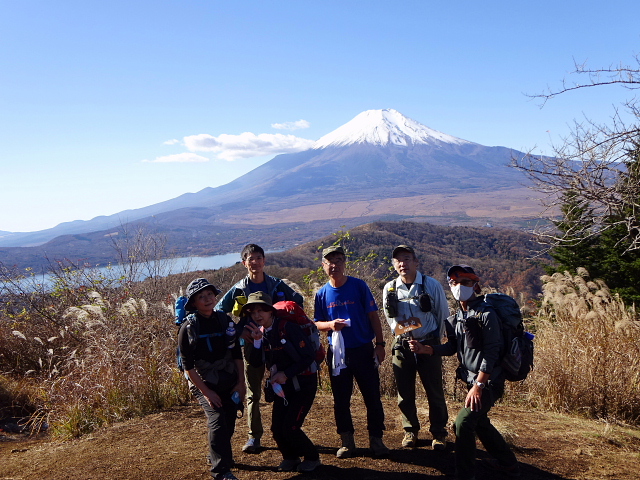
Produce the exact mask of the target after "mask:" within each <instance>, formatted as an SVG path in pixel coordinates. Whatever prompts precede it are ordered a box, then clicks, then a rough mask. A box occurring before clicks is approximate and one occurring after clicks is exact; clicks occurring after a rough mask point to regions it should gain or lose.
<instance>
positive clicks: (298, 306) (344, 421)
mask: <svg viewBox="0 0 640 480" xmlns="http://www.w3.org/2000/svg"><path fill="white" fill-rule="evenodd" d="M241 257H242V263H243V265H244V266H245V268H246V269H247V276H246V277H245V278H243V279H242V280H240V281H239V282H238V283H236V284H235V285H234V286H232V287H231V288H230V289H229V291H228V292H226V294H225V295H224V296H223V297H222V298H221V299H220V301H219V302H217V303H216V297H217V296H218V295H219V294H220V293H221V292H220V291H219V290H218V288H217V287H215V286H214V285H212V284H211V283H209V282H208V281H207V280H206V279H204V278H198V279H195V280H193V281H192V282H191V283H190V284H189V286H188V287H187V291H186V295H185V296H184V297H181V298H180V299H179V301H178V302H177V303H176V323H177V324H179V325H181V327H180V332H179V335H178V345H179V347H178V348H179V353H178V361H179V365H180V366H181V368H182V369H183V370H184V373H185V376H186V378H187V379H188V381H189V385H190V389H191V392H192V393H193V394H194V396H195V398H196V399H197V400H198V402H199V403H200V405H201V406H202V408H203V410H204V412H205V414H206V417H207V427H208V431H209V435H208V441H209V457H210V461H211V473H212V475H213V477H214V478H215V479H228V480H233V479H236V476H235V475H234V474H233V473H232V472H231V469H232V467H233V465H234V462H233V454H232V448H231V437H232V435H233V433H234V428H235V422H236V418H237V414H238V411H239V410H240V411H242V410H243V407H244V402H245V400H246V406H247V421H248V426H249V438H248V440H247V442H246V444H245V445H244V446H243V447H242V450H243V451H244V452H247V453H256V454H257V453H260V452H261V451H262V447H261V438H262V435H263V433H264V428H263V423H262V416H261V414H260V399H261V397H262V395H263V394H264V400H265V401H267V402H273V408H272V418H271V433H272V435H273V439H274V441H275V442H276V445H277V447H278V450H279V451H280V453H281V455H282V461H281V462H280V464H279V465H278V466H277V470H278V471H298V472H312V471H314V470H315V469H316V468H318V467H319V466H320V465H321V460H320V456H319V454H318V449H317V448H316V446H315V445H314V443H313V441H312V440H311V439H310V438H309V437H308V436H307V435H306V434H305V433H304V431H303V430H302V426H303V423H304V420H305V418H306V416H307V414H308V413H309V410H310V409H311V408H312V405H313V401H314V399H315V396H316V390H317V385H318V374H317V371H318V368H319V367H320V363H321V362H322V361H323V359H324V349H323V347H322V344H321V342H320V338H319V332H327V336H328V343H329V350H328V352H327V355H326V363H327V365H328V369H329V379H330V385H331V391H332V395H333V401H334V417H335V424H336V433H337V434H338V435H339V437H340V447H339V448H338V450H337V453H336V456H337V457H338V458H349V457H351V456H353V455H354V452H355V449H356V444H355V439H354V425H353V421H352V416H351V397H352V394H353V387H354V381H355V383H357V385H358V388H359V390H360V392H361V394H362V398H363V400H364V403H365V406H366V410H367V416H366V418H367V430H368V435H369V447H370V449H371V452H372V453H373V455H374V456H386V455H388V454H389V453H390V450H389V448H388V447H387V446H386V445H385V444H384V442H383V433H384V430H385V424H384V410H383V406H382V401H381V395H380V377H379V372H378V366H379V364H380V363H382V362H383V361H384V360H385V357H386V344H385V341H384V338H383V328H382V323H381V321H380V316H379V314H378V307H377V305H376V301H375V299H374V297H373V294H372V293H371V290H370V289H369V287H368V286H367V284H366V283H365V282H364V281H363V280H361V279H358V278H355V277H352V276H348V275H346V273H345V272H346V260H347V259H346V255H345V251H344V249H343V248H342V247H340V246H331V247H328V248H325V249H324V250H323V251H322V267H323V269H324V272H325V273H326V275H327V276H328V278H329V281H328V282H327V283H326V284H325V285H323V286H322V287H321V288H320V289H319V290H318V292H317V293H316V295H315V300H314V314H313V319H309V318H308V317H307V316H306V315H305V313H304V310H303V307H304V305H303V297H302V295H301V294H300V293H298V292H296V291H295V290H293V289H292V288H291V287H290V286H289V285H287V284H286V283H285V282H284V281H282V280H280V279H278V278H275V277H272V276H269V275H267V274H266V273H264V266H265V254H264V251H263V249H262V248H260V247H259V246H258V245H255V244H249V245H247V246H245V247H244V248H243V250H242V252H241ZM392 262H393V267H394V269H395V271H396V272H397V273H398V277H397V278H396V279H394V280H392V281H390V282H388V283H387V284H386V285H385V286H384V290H383V307H384V308H383V311H384V315H385V319H386V321H387V324H388V325H389V327H390V328H391V330H392V332H393V334H394V340H393V344H392V345H391V349H390V351H391V355H392V360H391V361H392V366H393V375H394V378H395V381H396V385H397V391H398V407H399V409H400V412H401V417H402V427H403V429H404V432H405V433H404V438H403V440H402V447H405V448H413V447H415V446H416V443H417V440H418V432H419V431H420V428H421V426H420V422H419V419H418V413H417V406H416V374H417V375H418V376H419V378H420V381H421V383H422V386H423V387H424V390H425V393H426V395H427V400H428V407H429V431H430V433H431V436H432V441H431V446H432V448H433V449H434V450H445V449H446V447H447V428H446V427H447V422H448V413H447V405H446V402H445V395H444V390H443V382H442V358H441V357H442V356H446V355H454V354H456V355H457V357H458V360H459V363H460V366H459V367H458V369H457V371H456V374H457V377H458V378H459V379H461V380H463V381H464V382H465V383H466V384H467V388H468V393H467V395H466V398H465V401H464V406H463V407H462V408H461V409H460V411H459V413H458V415H457V417H456V420H455V422H454V424H453V432H454V434H455V442H454V452H455V469H456V478H457V479H459V480H472V479H474V478H475V462H476V436H477V437H478V439H479V440H480V441H481V442H482V444H483V445H484V447H485V449H486V450H487V452H488V453H489V454H490V455H491V456H492V458H488V459H485V460H484V462H483V463H484V464H485V466H486V467H488V468H490V469H492V470H495V471H499V472H501V473H503V474H506V475H508V476H511V477H517V476H519V474H520V473H519V467H518V462H517V459H516V457H515V455H514V454H513V452H512V451H511V449H510V448H509V446H508V445H507V443H506V442H505V440H504V438H503V437H502V435H501V434H500V432H498V430H497V429H496V428H495V427H494V426H493V425H492V424H491V421H490V420H489V417H488V412H489V410H490V409H491V407H492V406H493V405H494V403H495V401H496V400H498V399H499V398H500V397H501V396H502V394H503V391H504V382H505V379H506V378H509V379H522V377H523V376H526V373H528V369H527V368H525V367H528V365H525V364H528V363H530V362H529V359H524V360H522V361H521V352H520V351H519V350H517V349H516V351H514V350H513V349H512V347H511V344H512V343H513V345H515V347H518V345H521V346H523V350H525V349H524V344H523V343H522V342H523V341H522V340H521V338H526V337H523V336H522V335H523V328H522V323H521V317H520V316H519V310H517V304H515V302H514V301H513V300H512V299H511V298H510V297H507V296H506V295H502V296H501V297H500V298H499V300H502V298H503V297H506V298H508V299H510V300H511V301H512V305H515V307H516V308H515V309H516V310H517V314H516V316H517V317H519V318H520V324H519V325H511V326H510V327H509V325H508V324H509V323H510V321H506V320H504V317H505V316H504V315H503V314H501V313H500V311H501V309H502V307H498V306H496V305H497V303H498V302H497V301H496V300H493V301H492V302H491V303H489V301H488V299H489V297H490V296H486V297H485V296H484V295H480V286H479V282H480V277H479V276H478V275H477V274H476V272H475V271H474V270H473V268H471V267H469V266H467V265H455V266H453V267H451V268H450V269H449V270H448V272H447V279H448V283H449V286H450V288H451V292H452V295H453V297H454V299H455V300H456V303H457V311H456V312H455V314H454V315H451V316H450V315H449V306H448V303H447V299H446V296H445V293H444V290H443V288H442V286H441V285H440V283H439V282H438V281H437V280H435V279H433V278H431V277H428V276H426V275H424V274H422V273H421V272H419V271H418V266H419V262H418V259H417V256H416V253H415V251H414V249H413V248H412V247H410V246H408V245H399V246H397V247H396V248H395V249H394V250H393V252H392ZM492 295H494V296H495V295H499V294H492ZM230 314H233V315H234V316H235V317H238V320H237V321H236V322H234V321H233V320H232V317H231V316H229V315H230ZM518 328H519V331H518ZM512 331H513V332H515V333H510V332H512ZM530 351H531V355H532V347H531V350H530ZM516 356H517V358H515V357H516ZM507 357H509V361H507ZM514 363H515V365H514ZM519 368H520V369H521V370H522V371H524V370H526V371H525V372H524V374H522V372H521V371H519V370H518V369H519ZM512 370H515V371H514V372H513V373H511V377H512V378H511V377H509V372H510V371H512ZM265 372H266V373H267V378H266V379H265V378H264V377H265Z"/></svg>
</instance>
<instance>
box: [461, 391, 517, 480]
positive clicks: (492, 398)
mask: <svg viewBox="0 0 640 480" xmlns="http://www.w3.org/2000/svg"><path fill="white" fill-rule="evenodd" d="M503 391H504V385H490V386H487V387H486V388H485V389H484V390H483V391H482V399H481V402H482V408H481V409H480V411H478V412H472V411H471V409H469V408H463V409H461V410H460V412H459V413H458V417H457V418H456V421H455V424H454V427H455V432H456V445H455V462H456V475H457V476H458V478H460V479H467V478H474V475H475V462H476V435H478V439H479V440H480V441H481V442H482V445H484V448H485V449H486V450H487V452H488V453H489V454H490V455H492V456H494V457H495V458H496V459H497V460H498V461H499V462H500V463H501V464H502V465H513V464H515V463H516V462H517V459H516V456H515V455H514V454H513V452H512V451H511V449H510V448H509V446H508V445H507V442H505V440H504V438H503V437H502V435H501V434H500V432H499V431H498V430H497V429H496V427H494V426H493V425H492V424H491V421H490V420H489V416H488V413H489V410H491V407H493V405H494V403H495V402H496V400H498V398H500V397H501V396H502V392H503Z"/></svg>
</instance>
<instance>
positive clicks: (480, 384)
mask: <svg viewBox="0 0 640 480" xmlns="http://www.w3.org/2000/svg"><path fill="white" fill-rule="evenodd" d="M473 383H474V384H475V385H477V386H479V387H480V390H482V389H483V388H484V387H485V384H484V383H482V382H478V381H476V382H473Z"/></svg>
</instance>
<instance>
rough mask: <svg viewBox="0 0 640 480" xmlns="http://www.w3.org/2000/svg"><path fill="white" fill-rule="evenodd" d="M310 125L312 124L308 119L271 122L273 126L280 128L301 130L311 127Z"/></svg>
mask: <svg viewBox="0 0 640 480" xmlns="http://www.w3.org/2000/svg"><path fill="white" fill-rule="evenodd" d="M310 126H311V124H310V123H309V122H307V121H306V120H298V121H296V122H284V123H272V124H271V127H273V128H277V129H278V130H300V129H301V128H309V127H310Z"/></svg>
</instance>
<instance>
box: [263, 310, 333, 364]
mask: <svg viewBox="0 0 640 480" xmlns="http://www.w3.org/2000/svg"><path fill="white" fill-rule="evenodd" d="M273 308H275V309H276V316H277V317H278V318H280V319H282V320H285V321H287V322H291V323H295V324H296V325H299V326H300V328H301V329H302V331H303V332H304V334H305V335H306V336H307V337H308V338H309V342H310V343H311V346H312V347H313V351H314V352H316V357H315V361H314V362H313V363H312V364H311V366H310V367H309V368H308V369H307V370H306V371H304V372H303V373H302V374H301V375H309V374H312V373H315V372H317V371H318V370H319V369H320V365H321V364H322V362H323V361H324V358H325V356H326V352H325V349H324V346H323V345H322V343H321V342H320V332H318V327H316V324H315V322H314V321H313V320H311V319H310V318H309V317H307V314H306V313H304V310H303V309H302V307H301V306H300V305H298V304H297V303H296V302H293V301H291V300H284V301H282V302H277V303H274V304H273ZM284 325H285V323H284V322H280V338H281V339H282V338H284Z"/></svg>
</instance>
